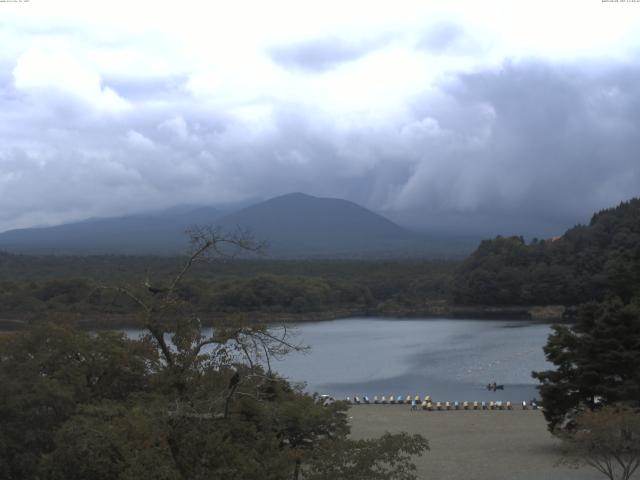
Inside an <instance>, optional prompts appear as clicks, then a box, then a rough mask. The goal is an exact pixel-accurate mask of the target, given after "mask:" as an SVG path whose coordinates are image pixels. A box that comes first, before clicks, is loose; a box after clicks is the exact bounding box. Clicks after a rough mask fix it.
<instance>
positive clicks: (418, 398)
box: [413, 395, 420, 403]
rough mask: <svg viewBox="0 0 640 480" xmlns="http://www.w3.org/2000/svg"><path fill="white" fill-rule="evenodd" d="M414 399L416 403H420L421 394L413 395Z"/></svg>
mask: <svg viewBox="0 0 640 480" xmlns="http://www.w3.org/2000/svg"><path fill="white" fill-rule="evenodd" d="M413 399H414V400H415V401H416V403H420V395H416V396H415V397H413Z"/></svg>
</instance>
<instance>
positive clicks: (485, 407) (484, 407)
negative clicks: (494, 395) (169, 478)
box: [482, 400, 487, 410]
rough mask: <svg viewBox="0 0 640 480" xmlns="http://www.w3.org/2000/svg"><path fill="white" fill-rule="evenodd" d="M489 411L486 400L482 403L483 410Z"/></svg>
mask: <svg viewBox="0 0 640 480" xmlns="http://www.w3.org/2000/svg"><path fill="white" fill-rule="evenodd" d="M486 409H487V402H485V401H484V400H483V401H482V410H486Z"/></svg>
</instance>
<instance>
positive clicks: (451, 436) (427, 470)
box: [349, 405, 640, 480]
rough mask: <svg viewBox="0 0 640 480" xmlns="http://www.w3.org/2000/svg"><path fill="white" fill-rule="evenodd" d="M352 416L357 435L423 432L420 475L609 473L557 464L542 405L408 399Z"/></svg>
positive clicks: (583, 479)
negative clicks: (464, 405) (431, 404)
mask: <svg viewBox="0 0 640 480" xmlns="http://www.w3.org/2000/svg"><path fill="white" fill-rule="evenodd" d="M349 416H350V417H351V419H350V421H351V425H352V433H351V434H352V437H353V438H356V439H358V438H369V437H375V436H379V435H381V434H383V433H384V432H385V431H388V432H391V433H398V432H401V431H405V432H408V433H420V434H422V435H423V436H424V437H425V438H427V439H428V440H429V446H430V448H431V450H430V451H429V452H427V453H426V454H425V455H423V456H422V457H418V458H416V459H415V462H416V465H417V467H418V478H420V479H429V480H466V479H469V480H552V479H553V480H578V479H580V480H592V479H593V480H597V479H602V478H604V477H602V475H601V474H600V473H598V472H596V471H595V470H593V469H591V468H588V467H584V468H580V469H578V470H576V469H571V468H568V467H566V466H556V463H557V461H558V459H559V458H560V456H559V449H558V441H557V440H556V439H554V438H553V437H552V436H551V434H550V433H549V432H548V431H547V429H546V423H545V420H544V417H543V415H542V412H541V411H539V410H518V409H516V410H510V411H507V410H503V411H499V410H496V411H474V410H470V411H440V412H427V411H422V410H419V411H411V407H410V406H408V405H356V406H353V407H351V409H350V411H349ZM636 476H637V475H636ZM637 477H638V478H640V476H637Z"/></svg>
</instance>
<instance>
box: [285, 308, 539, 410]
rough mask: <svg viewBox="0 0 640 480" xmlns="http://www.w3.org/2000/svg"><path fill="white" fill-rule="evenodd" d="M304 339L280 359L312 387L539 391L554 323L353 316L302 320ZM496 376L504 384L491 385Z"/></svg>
mask: <svg viewBox="0 0 640 480" xmlns="http://www.w3.org/2000/svg"><path fill="white" fill-rule="evenodd" d="M295 332H296V333H295V334H296V340H297V341H299V342H301V343H304V344H306V345H309V346H310V347H311V349H310V351H309V352H308V353H292V354H290V355H287V356H285V357H284V358H283V359H282V360H279V361H278V362H275V363H274V364H273V368H274V370H277V371H278V372H279V373H281V374H282V375H283V376H285V377H287V378H288V379H289V380H291V381H306V382H307V390H308V391H309V392H319V393H326V394H331V395H334V396H336V397H340V398H343V397H345V396H347V395H349V396H351V397H353V396H354V395H358V396H362V395H367V396H369V397H370V398H371V397H373V396H374V395H378V396H380V395H385V396H387V397H388V396H389V395H393V396H396V395H409V394H410V395H412V396H413V395H420V396H423V395H425V394H429V395H431V397H432V398H433V399H434V400H444V401H446V400H449V401H455V400H458V401H460V402H462V401H464V400H469V401H474V400H478V401H481V400H505V401H506V400H511V401H512V402H521V401H522V400H531V399H532V398H534V397H539V395H538V392H537V390H536V388H535V385H536V381H535V380H534V379H533V378H531V371H532V370H545V369H548V368H550V367H551V365H550V364H549V363H547V362H546V360H545V358H544V353H543V351H542V347H543V345H544V344H545V343H546V340H547V336H548V335H549V333H551V329H550V325H549V324H546V323H533V322H527V321H522V320H518V321H503V320H452V319H379V318H349V319H341V320H334V321H324V322H312V323H300V324H297V325H296V328H295ZM491 381H495V382H497V383H498V384H503V385H504V386H505V389H504V391H500V390H498V391H497V392H495V393H494V392H489V391H488V390H487V389H486V384H487V383H489V382H491Z"/></svg>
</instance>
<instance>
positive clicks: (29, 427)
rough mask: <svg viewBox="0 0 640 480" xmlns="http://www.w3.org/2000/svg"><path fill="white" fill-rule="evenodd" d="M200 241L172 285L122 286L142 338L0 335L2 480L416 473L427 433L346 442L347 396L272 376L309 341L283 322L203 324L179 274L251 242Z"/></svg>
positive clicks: (56, 332) (39, 328) (49, 328)
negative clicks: (311, 391) (325, 399)
mask: <svg viewBox="0 0 640 480" xmlns="http://www.w3.org/2000/svg"><path fill="white" fill-rule="evenodd" d="M192 240H193V255H192V256H191V257H190V258H189V260H188V261H187V263H186V264H185V265H184V267H183V268H182V269H181V270H180V271H179V273H178V274H177V275H176V276H175V277H174V278H173V280H172V281H170V282H167V283H166V284H164V285H163V286H162V287H158V286H156V285H154V284H153V282H151V281H150V280H149V279H147V281H145V282H144V283H142V282H141V283H140V284H138V285H137V286H133V287H131V286H129V287H119V288H118V289H117V290H118V291H119V292H120V293H121V294H122V295H125V296H127V297H128V298H130V300H131V301H132V302H135V304H137V305H138V306H139V310H140V322H141V323H142V324H143V325H144V327H145V329H146V331H147V335H145V336H144V337H143V338H141V339H129V338H127V337H126V336H125V335H124V334H122V333H113V332H100V333H97V334H89V333H86V332H82V331H79V330H77V329H75V328H73V327H72V326H70V325H66V324H64V323H61V322H57V323H42V324H36V325H34V326H33V328H31V329H30V330H29V331H26V332H21V333H15V334H6V335H3V336H1V337H0V384H1V385H2V386H3V388H2V389H0V478H3V479H5V478H6V479H8V480H17V479H20V480H24V479H43V478H46V479H60V480H63V479H65V480H74V479H78V480H80V479H92V480H100V479H105V480H107V479H109V480H111V479H131V480H133V479H146V478H149V479H166V480H174V479H176V480H178V479H181V480H186V479H188V480H197V479H211V478H229V479H257V478H260V479H282V478H304V479H327V480H328V479H339V478H350V479H351V478H353V479H365V478H366V479H378V478H379V479H383V478H389V479H398V480H405V479H406V480H409V479H413V478H415V475H414V471H415V467H414V465H413V464H412V463H411V461H410V458H411V456H412V455H419V454H421V453H423V452H424V451H426V450H427V449H428V445H427V443H426V440H424V438H422V437H421V436H408V435H405V434H400V435H385V436H383V437H382V438H380V439H373V440H366V441H352V440H349V439H348V438H347V435H348V432H349V427H348V423H347V418H346V411H347V408H348V407H347V406H346V405H345V404H344V403H341V402H336V403H334V404H332V405H328V406H323V405H321V404H320V403H319V402H318V401H317V399H316V398H314V397H312V396H309V395H306V394H304V393H302V391H301V390H300V389H299V388H296V387H293V386H292V385H290V384H289V383H288V382H286V381H285V380H283V379H281V378H278V376H277V375H275V374H274V373H273V372H271V369H270V359H271V358H273V357H274V356H278V355H283V354H286V353H287V352H288V351H289V350H291V349H296V348H300V347H299V346H297V345H295V344H293V343H291V342H290V338H289V336H288V334H287V330H286V328H285V327H283V328H281V329H279V330H277V329H276V330H274V329H271V328H269V329H268V328H266V327H264V326H260V325H255V324H254V325H251V326H248V325H246V324H245V323H244V322H242V321H239V320H237V319H236V320H235V321H234V320H229V321H226V322H224V323H223V322H220V323H219V324H217V325H216V326H215V327H214V328H213V329H212V330H210V331H205V330H204V329H203V328H202V327H201V324H200V321H199V319H198V317H197V315H196V314H195V313H194V312H193V310H192V308H191V306H190V304H189V302H188V301H186V300H185V299H184V298H183V297H181V296H180V295H178V294H177V293H176V292H177V291H178V289H179V287H180V285H181V282H182V281H183V279H184V278H185V276H186V275H187V274H188V272H189V270H190V269H191V267H192V266H193V264H194V263H195V262H197V261H199V260H201V259H202V258H204V257H205V256H206V255H207V254H209V253H211V252H217V253H222V254H226V253H228V251H229V250H228V248H231V249H235V248H241V249H253V248H254V245H253V244H252V243H250V242H247V241H246V239H244V238H242V237H223V236H220V235H219V233H218V232H215V231H212V230H207V229H200V230H197V231H194V232H192ZM225 248H226V249H225Z"/></svg>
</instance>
